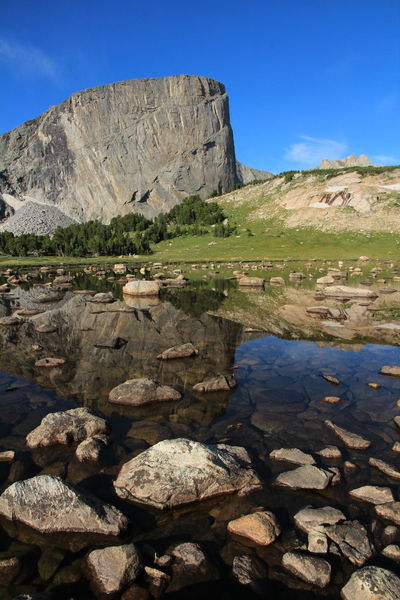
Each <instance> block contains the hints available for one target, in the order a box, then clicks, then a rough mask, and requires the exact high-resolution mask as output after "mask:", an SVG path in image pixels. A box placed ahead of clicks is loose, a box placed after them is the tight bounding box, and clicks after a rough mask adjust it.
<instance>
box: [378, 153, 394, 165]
mask: <svg viewBox="0 0 400 600" xmlns="http://www.w3.org/2000/svg"><path fill="white" fill-rule="evenodd" d="M374 161H375V162H377V163H378V164H380V165H384V166H388V165H398V164H400V160H399V159H398V158H396V157H395V156H393V155H390V154H375V156H374Z"/></svg>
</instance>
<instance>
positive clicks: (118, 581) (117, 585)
mask: <svg viewBox="0 0 400 600" xmlns="http://www.w3.org/2000/svg"><path fill="white" fill-rule="evenodd" d="M86 561H87V566H88V569H89V575H90V578H91V580H92V583H93V586H94V587H95V588H96V590H97V591H98V592H99V593H100V594H106V595H108V594H117V593H118V592H120V591H122V590H123V589H124V588H125V587H127V586H128V585H130V584H131V583H133V582H134V581H135V580H136V578H137V576H138V575H139V573H140V571H141V570H142V564H141V560H140V557H139V554H138V553H137V550H136V548H135V546H134V545H133V544H125V545H123V546H109V547H108V548H102V549H100V550H93V551H92V552H90V553H89V554H88V556H87V559H86Z"/></svg>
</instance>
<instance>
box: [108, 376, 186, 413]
mask: <svg viewBox="0 0 400 600" xmlns="http://www.w3.org/2000/svg"><path fill="white" fill-rule="evenodd" d="M180 397H181V395H180V393H179V392H178V391H177V390H174V389H173V388H171V387H169V386H167V385H160V384H159V383H157V382H156V381H153V380H152V379H146V378H145V377H143V378H139V379H128V381H125V382H124V383H121V384H120V385H117V387H115V388H113V389H112V390H111V392H110V394H109V396H108V399H109V401H110V402H111V403H112V404H123V405H126V406H142V405H143V404H150V403H151V402H168V401H170V400H179V399H180Z"/></svg>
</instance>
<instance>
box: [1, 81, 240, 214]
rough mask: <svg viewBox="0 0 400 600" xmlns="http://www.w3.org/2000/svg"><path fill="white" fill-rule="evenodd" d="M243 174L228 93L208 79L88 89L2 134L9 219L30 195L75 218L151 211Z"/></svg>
mask: <svg viewBox="0 0 400 600" xmlns="http://www.w3.org/2000/svg"><path fill="white" fill-rule="evenodd" d="M240 181H241V179H240V178H239V177H238V175H237V170H236V159H235V151H234V144H233V136H232V130H231V125H230V119H229V105H228V96H227V94H226V91H225V87H224V86H223V85H222V84H221V83H219V82H217V81H214V80H212V79H209V78H207V77H199V76H195V75H179V76H172V77H163V78H157V79H134V80H129V81H121V82H118V83H113V84H110V85H104V86H101V87H96V88H92V89H88V90H84V91H82V92H78V93H76V94H73V95H72V96H71V97H70V98H68V99H67V100H65V101H64V102H62V103H61V104H59V105H57V106H52V107H51V108H49V109H48V110H47V111H46V112H45V113H43V114H42V115H41V116H39V117H37V118H36V119H33V120H32V121H28V122H26V123H24V124H22V125H20V126H19V127H17V128H16V129H14V130H12V131H9V132H7V133H4V134H3V135H1V136H0V214H2V215H3V218H4V217H9V216H10V214H11V215H12V214H13V212H14V211H15V210H18V209H19V208H21V206H23V203H25V202H26V201H27V200H28V201H31V202H37V203H39V204H41V205H43V204H44V205H52V206H53V207H56V208H57V209H59V211H61V213H64V214H65V215H67V216H68V217H70V218H72V219H74V220H76V221H87V220H90V219H99V220H101V221H105V222H107V221H109V220H110V219H111V218H112V217H113V216H115V215H118V214H126V213H130V212H141V213H143V214H145V215H146V216H153V215H155V214H157V213H159V212H162V211H166V210H169V209H170V208H171V207H172V206H173V205H174V204H177V203H178V202H180V200H182V199H183V198H184V197H185V196H187V195H189V194H199V195H200V196H201V197H202V198H207V197H208V196H210V195H211V194H212V192H213V191H215V190H217V192H218V193H224V192H227V191H230V190H231V189H232V188H233V187H234V185H235V184H236V183H238V182H240Z"/></svg>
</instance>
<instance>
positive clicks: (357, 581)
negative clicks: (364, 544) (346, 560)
mask: <svg viewBox="0 0 400 600" xmlns="http://www.w3.org/2000/svg"><path fill="white" fill-rule="evenodd" d="M341 597H342V599H343V600H400V578H399V577H397V575H395V574H394V573H392V572H391V571H388V570H387V569H381V568H380V567H375V566H370V567H364V568H363V569H359V570H358V571H355V572H354V573H353V574H352V576H351V577H350V579H349V581H348V582H347V583H346V585H345V586H344V587H343V588H342V591H341Z"/></svg>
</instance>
